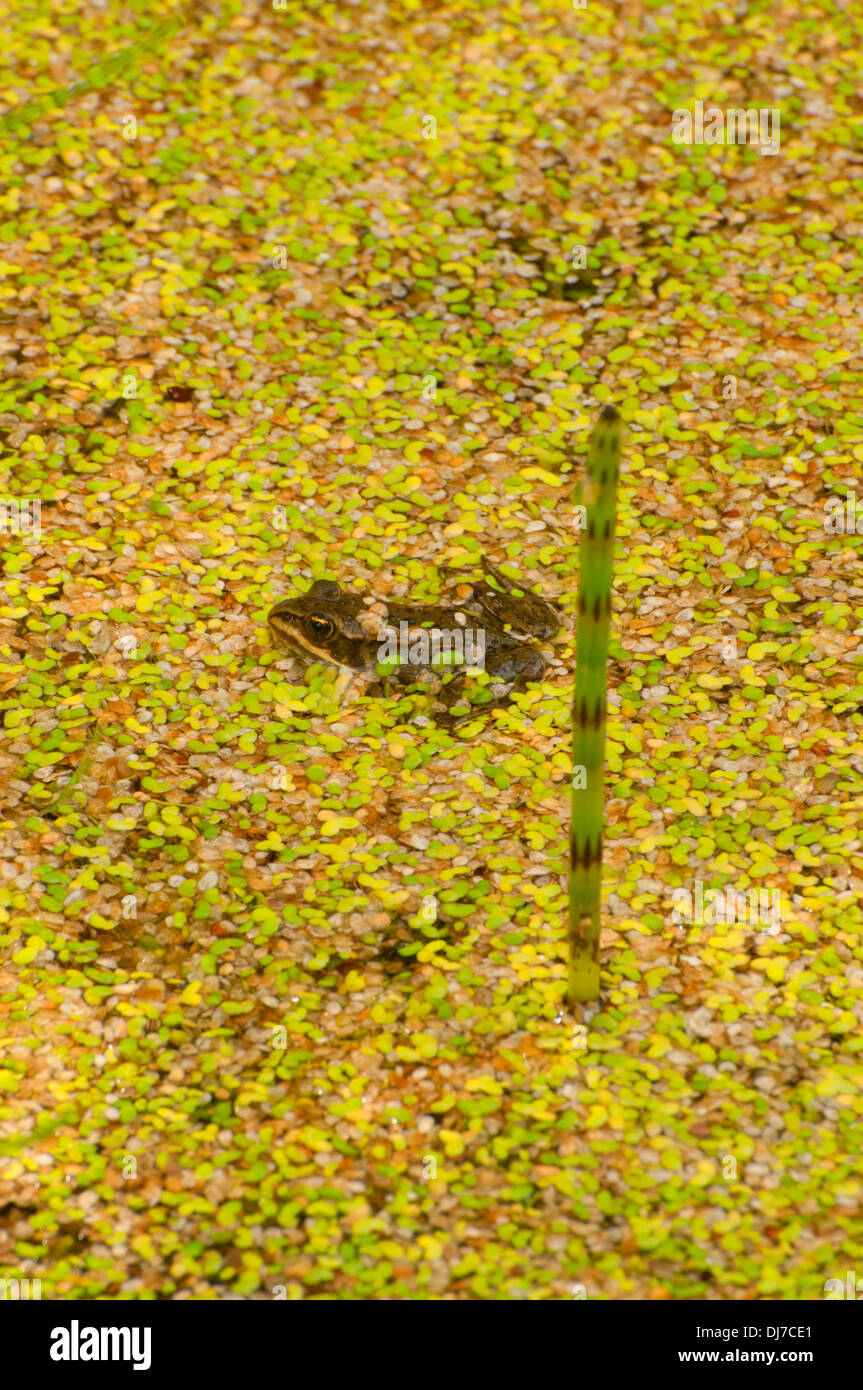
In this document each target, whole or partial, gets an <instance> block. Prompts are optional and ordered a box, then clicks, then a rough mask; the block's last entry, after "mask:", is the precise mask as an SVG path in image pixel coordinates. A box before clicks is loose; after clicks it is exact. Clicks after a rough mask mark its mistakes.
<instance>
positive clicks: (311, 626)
mask: <svg viewBox="0 0 863 1390" xmlns="http://www.w3.org/2000/svg"><path fill="white" fill-rule="evenodd" d="M305 627H306V631H307V632H308V633H309V634H310V635H311V636H312V637H314V638H315V640H316V641H318V642H326V640H327V638H329V637H332V635H333V633H334V632H335V630H336V625H335V623H334V622H333V621H332V619H331V618H306V622H305Z"/></svg>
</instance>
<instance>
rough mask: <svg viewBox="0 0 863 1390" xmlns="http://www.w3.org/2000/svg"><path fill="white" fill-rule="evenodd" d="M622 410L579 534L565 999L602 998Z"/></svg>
mask: <svg viewBox="0 0 863 1390" xmlns="http://www.w3.org/2000/svg"><path fill="white" fill-rule="evenodd" d="M620 435H621V424H620V417H619V415H618V414H617V411H616V410H615V409H614V407H613V406H610V405H607V406H605V408H604V409H603V411H602V413H601V414H600V417H599V421H598V423H597V425H596V427H595V429H594V431H593V434H592V435H591V437H590V444H589V445H588V451H587V488H586V501H587V525H586V527H585V530H584V532H583V533H582V537H581V560H580V575H579V590H578V625H577V629H576V661H575V695H574V698H573V705H572V768H573V776H572V822H571V825H570V833H569V988H568V1000H569V1004H570V1006H571V1005H573V1004H575V1003H586V1002H587V1001H589V1000H592V999H598V998H599V928H600V893H601V888H602V826H603V765H604V762H605V708H606V687H607V680H606V663H607V658H608V633H609V627H610V625H611V585H612V576H613V568H614V523H615V512H616V507H617V477H618V473H619V472H620Z"/></svg>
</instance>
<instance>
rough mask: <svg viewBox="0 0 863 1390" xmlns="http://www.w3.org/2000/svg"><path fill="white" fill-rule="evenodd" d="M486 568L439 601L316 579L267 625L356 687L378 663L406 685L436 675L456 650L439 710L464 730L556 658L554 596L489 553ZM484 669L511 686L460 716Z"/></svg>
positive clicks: (280, 640) (283, 644) (282, 602)
mask: <svg viewBox="0 0 863 1390" xmlns="http://www.w3.org/2000/svg"><path fill="white" fill-rule="evenodd" d="M481 569H482V572H483V575H484V576H487V578H482V579H478V580H472V581H470V582H468V583H460V584H459V585H458V587H457V592H456V594H455V596H454V597H453V598H452V599H448V598H445V600H444V601H442V602H440V603H407V602H404V601H402V600H401V599H394V600H391V599H377V598H375V597H374V596H373V595H364V594H362V593H356V592H350V591H349V590H347V589H344V588H343V587H342V585H341V584H339V583H338V582H337V581H336V580H331V579H317V580H315V582H314V583H313V584H312V586H311V588H310V589H308V590H307V592H306V593H304V594H301V595H300V596H299V597H297V598H283V599H279V601H278V602H277V603H275V604H274V605H273V607H272V608H271V609H270V610H269V612H268V614H267V625H268V627H269V631H270V635H271V637H272V639H273V642H274V644H275V645H276V646H277V647H279V648H281V649H283V650H284V651H286V652H288V653H289V654H290V655H291V656H294V657H296V658H298V659H299V660H300V661H302V662H303V663H304V664H305V665H309V664H311V663H312V662H315V661H320V662H324V663H327V664H329V665H333V666H336V667H338V668H340V670H341V671H342V672H343V673H344V674H345V677H346V678H347V682H348V686H350V685H352V684H353V682H354V678H356V677H360V678H363V679H364V683H365V685H366V689H367V690H372V689H373V688H374V686H375V684H376V681H377V680H378V679H379V678H380V676H379V671H378V667H379V665H382V666H383V667H384V668H385V669H386V670H387V671H388V673H389V675H388V679H391V680H395V681H397V682H398V683H401V684H406V683H414V682H418V681H427V680H432V681H433V680H435V678H436V677H437V676H440V674H441V668H443V669H444V671H445V672H446V670H447V668H448V666H451V664H452V661H453V658H454V659H455V661H456V662H457V664H456V666H455V670H454V671H453V673H452V674H451V676H450V678H449V680H448V681H447V680H446V679H445V680H444V682H443V683H442V684H441V686H440V689H439V691H438V692H436V693H437V694H438V695H439V698H440V700H441V702H442V705H443V713H440V712H437V713H436V715H435V722H436V723H438V724H440V725H442V726H444V727H446V728H449V729H451V730H457V731H460V730H461V728H462V727H463V726H464V725H466V724H467V723H469V722H470V721H471V720H473V719H475V718H476V716H477V714H478V713H480V712H481V713H485V712H486V711H488V710H491V709H496V708H502V707H504V706H505V705H507V704H508V703H509V701H510V699H511V697H512V695H514V694H515V693H516V692H517V691H523V690H526V689H527V686H528V683H529V682H531V681H539V680H541V679H542V677H543V675H544V674H545V671H546V670H547V668H548V665H549V661H548V660H547V658H546V656H545V654H544V653H543V651H542V650H541V649H540V647H539V646H538V645H537V643H538V642H543V641H548V640H549V639H551V638H552V637H553V636H555V634H556V633H557V632H558V631H559V630H560V627H561V625H562V622H561V615H560V612H559V610H558V609H557V608H556V606H555V605H554V604H552V603H550V602H549V601H548V600H546V599H544V598H542V597H541V596H540V595H539V594H535V593H532V592H531V591H529V590H527V589H522V588H518V589H516V587H515V586H514V585H513V583H512V581H510V580H509V579H507V577H506V576H505V575H503V574H501V572H500V571H499V570H498V569H497V568H496V567H495V566H494V565H492V564H491V562H490V561H489V560H488V559H486V558H485V557H483V558H482V560H481ZM489 579H491V580H492V581H493V583H489ZM435 643H437V647H436V646H435ZM435 656H437V657H438V660H437V661H436V660H435ZM477 667H479V668H480V669H484V670H485V671H486V672H488V674H489V676H490V677H491V681H492V682H493V683H494V684H498V683H501V684H502V685H503V686H505V687H507V688H506V689H505V691H504V692H503V693H502V694H500V695H498V696H497V697H496V698H493V699H491V700H489V701H486V702H485V703H483V704H481V705H477V706H476V707H474V708H473V709H472V711H471V712H470V713H469V714H468V715H464V714H458V715H456V714H454V713H453V712H452V707H453V705H456V704H458V702H459V701H461V700H463V695H462V687H463V685H464V681H465V677H466V675H467V673H468V671H470V670H472V669H476V668H477Z"/></svg>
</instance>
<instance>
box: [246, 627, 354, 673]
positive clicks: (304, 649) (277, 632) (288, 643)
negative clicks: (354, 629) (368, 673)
mask: <svg viewBox="0 0 863 1390" xmlns="http://www.w3.org/2000/svg"><path fill="white" fill-rule="evenodd" d="M267 626H268V627H269V629H270V636H271V637H272V638H273V640H274V642H275V644H276V646H278V647H281V648H282V650H283V651H285V652H287V654H288V656H294V657H296V658H297V660H298V661H302V662H304V663H305V665H306V666H311V664H312V662H313V661H322V662H324V663H325V664H326V665H327V666H337V667H338V668H339V670H340V671H351V672H352V671H353V670H354V667H353V666H346V665H345V664H344V662H341V661H337V660H336V658H335V657H334V656H333V654H332V652H330V651H327V649H326V647H316V646H314V645H313V644H312V643H311V642H307V641H303V642H297V641H296V640H295V639H294V638H293V637H291V636H289V634H288V633H287V632H285V631H283V630H282V628H279V627H276V626H275V624H273V623H271V622H268V624H267Z"/></svg>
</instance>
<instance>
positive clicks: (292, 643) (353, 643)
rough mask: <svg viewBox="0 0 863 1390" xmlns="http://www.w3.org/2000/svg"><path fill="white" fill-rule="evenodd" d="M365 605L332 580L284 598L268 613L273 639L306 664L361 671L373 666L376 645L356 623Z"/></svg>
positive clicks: (322, 581)
mask: <svg viewBox="0 0 863 1390" xmlns="http://www.w3.org/2000/svg"><path fill="white" fill-rule="evenodd" d="M364 611H365V604H364V603H363V600H362V598H361V597H359V596H355V595H352V594H348V593H346V592H345V590H344V589H343V588H342V587H341V585H340V584H336V583H335V582H334V581H333V580H330V579H318V580H316V581H315V583H314V584H313V585H312V587H311V588H310V589H309V591H308V593H305V594H301V595H300V596H299V598H283V599H280V600H279V602H278V603H276V604H274V605H273V607H272V608H271V609H270V611H269V613H268V614H267V623H268V625H269V628H270V633H271V635H272V637H273V640H274V641H275V642H276V643H277V645H278V646H280V647H284V648H285V650H286V651H288V652H290V654H291V655H292V656H296V657H299V659H300V660H301V661H304V662H305V663H306V664H307V665H308V664H310V663H311V662H313V661H329V662H332V663H334V664H335V665H336V666H346V667H349V668H350V669H351V670H354V671H359V670H362V669H363V667H366V666H369V665H371V664H373V662H374V660H375V655H374V653H375V652H376V649H377V643H376V642H375V641H373V640H371V638H370V636H369V633H368V632H367V631H366V629H365V628H364V627H362V626H361V624H360V623H359V622H358V621H357V616H358V614H359V613H362V612H364Z"/></svg>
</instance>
